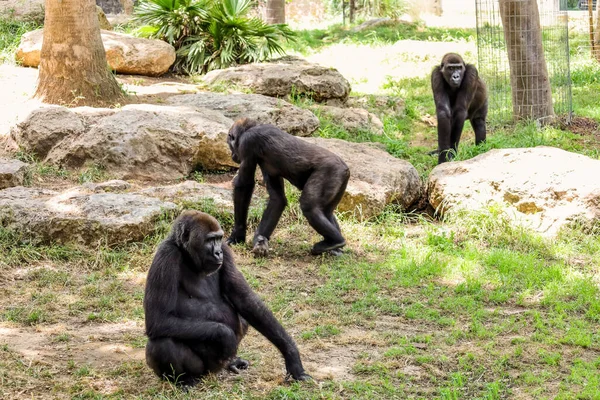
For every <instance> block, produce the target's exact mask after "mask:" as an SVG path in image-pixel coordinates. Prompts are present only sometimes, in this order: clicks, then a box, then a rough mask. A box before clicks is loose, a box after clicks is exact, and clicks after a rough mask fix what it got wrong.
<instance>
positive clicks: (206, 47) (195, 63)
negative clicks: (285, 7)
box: [136, 0, 295, 74]
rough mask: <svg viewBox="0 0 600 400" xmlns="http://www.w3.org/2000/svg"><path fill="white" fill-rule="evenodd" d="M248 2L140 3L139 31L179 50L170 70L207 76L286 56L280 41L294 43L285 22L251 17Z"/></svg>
mask: <svg viewBox="0 0 600 400" xmlns="http://www.w3.org/2000/svg"><path fill="white" fill-rule="evenodd" d="M252 5H253V1H252V0H223V1H218V0H143V1H142V2H140V5H139V6H138V8H137V10H136V19H137V21H139V22H141V23H142V24H146V26H143V27H142V28H140V32H141V33H142V34H144V35H146V36H149V37H155V38H160V39H162V40H165V41H166V42H168V43H170V44H171V45H173V46H174V47H175V49H176V51H177V60H176V61H175V65H174V69H175V70H176V71H179V72H186V73H188V74H192V73H206V72H207V71H210V70H213V69H218V68H226V67H228V66H231V65H236V64H245V63H250V62H257V61H263V60H266V59H268V58H269V57H271V56H272V55H273V54H275V53H277V54H284V53H285V52H284V49H283V47H282V46H281V40H282V39H285V40H294V38H295V32H293V31H292V30H291V29H290V28H288V26H287V25H285V24H276V25H268V24H265V23H264V22H263V21H261V20H260V19H258V18H251V17H249V15H248V14H249V11H250V10H251V8H252Z"/></svg>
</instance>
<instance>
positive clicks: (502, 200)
mask: <svg viewBox="0 0 600 400" xmlns="http://www.w3.org/2000/svg"><path fill="white" fill-rule="evenodd" d="M596 170H598V173H595V172H594V171H596ZM428 193H429V202H430V204H431V205H432V206H433V207H434V208H435V209H437V211H438V212H439V213H440V214H446V213H452V212H454V211H457V210H461V209H468V210H478V209H483V208H486V207H487V206H489V205H491V204H494V203H499V204H502V205H503V206H504V207H506V215H507V217H508V218H510V219H511V220H513V221H514V222H515V223H516V224H519V225H522V226H527V227H529V228H532V229H534V230H536V231H538V232H541V233H543V234H546V235H554V234H555V233H556V232H557V231H558V230H559V229H560V228H561V227H562V226H564V225H565V224H568V223H569V222H570V221H573V220H574V219H583V220H585V221H595V220H597V219H598V217H599V216H600V161H599V160H594V159H591V158H588V157H586V156H583V155H580V154H575V153H570V152H567V151H564V150H561V149H557V148H553V147H543V146H540V147H535V148H522V149H495V150H490V151H488V152H487V153H485V154H481V155H479V156H477V157H474V158H472V159H470V160H466V161H458V162H449V163H444V164H441V165H439V166H437V167H435V168H434V169H433V170H432V171H431V174H430V175H429V181H428Z"/></svg>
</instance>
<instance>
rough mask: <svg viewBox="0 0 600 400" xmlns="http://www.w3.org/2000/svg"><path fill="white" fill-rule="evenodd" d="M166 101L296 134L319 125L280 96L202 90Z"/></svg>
mask: <svg viewBox="0 0 600 400" xmlns="http://www.w3.org/2000/svg"><path fill="white" fill-rule="evenodd" d="M167 102H168V103H170V104H174V105H185V106H188V107H195V108H200V109H210V110H215V111H218V112H220V113H222V114H223V115H225V116H226V117H227V118H231V119H232V120H236V119H237V118H240V117H246V118H251V119H254V120H257V121H258V122H261V123H264V124H273V125H276V126H278V127H279V128H281V129H283V130H284V131H286V132H287V133H290V134H292V135H296V136H309V135H310V134H312V133H313V132H314V131H316V130H317V129H318V128H319V119H318V118H317V117H316V116H315V115H314V114H313V113H312V112H310V111H309V110H304V109H302V108H298V107H296V106H293V105H291V104H290V103H288V102H286V101H283V100H281V99H273V98H271V97H267V96H262V95H259V94H220V93H211V92H202V93H194V94H185V95H181V96H172V97H169V98H168V99H167Z"/></svg>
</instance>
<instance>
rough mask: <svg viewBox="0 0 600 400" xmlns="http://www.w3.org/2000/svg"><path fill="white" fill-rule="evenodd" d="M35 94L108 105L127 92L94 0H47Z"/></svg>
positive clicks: (64, 102) (71, 102) (72, 102)
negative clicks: (109, 57)
mask: <svg viewBox="0 0 600 400" xmlns="http://www.w3.org/2000/svg"><path fill="white" fill-rule="evenodd" d="M39 71H40V72H39V82H38V86H37V90H36V93H35V97H37V98H39V99H41V100H42V101H43V102H45V103H51V104H62V105H67V106H82V105H88V106H107V105H113V104H115V103H117V102H119V101H122V100H123V98H124V96H123V93H122V92H121V88H120V87H119V84H118V83H117V81H116V79H115V77H114V76H113V74H112V73H111V71H110V70H109V68H108V64H107V63H106V53H105V52H104V45H103V44H102V38H101V37H100V25H99V23H98V18H97V16H96V2H95V1H94V0H46V19H45V23H44V41H43V44H42V52H41V58H40V67H39Z"/></svg>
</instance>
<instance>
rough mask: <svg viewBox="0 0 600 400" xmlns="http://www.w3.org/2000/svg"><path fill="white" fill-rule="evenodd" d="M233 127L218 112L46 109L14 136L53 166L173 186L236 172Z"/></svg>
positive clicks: (149, 108)
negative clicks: (216, 172) (230, 138)
mask: <svg viewBox="0 0 600 400" xmlns="http://www.w3.org/2000/svg"><path fill="white" fill-rule="evenodd" d="M57 109H58V110H57ZM232 123H233V122H232V121H231V120H230V119H228V118H226V117H224V116H223V115H222V114H220V113H218V112H216V111H212V110H208V109H202V110H199V111H196V110H194V109H191V108H189V107H169V106H157V105H147V104H131V105H127V106H125V107H123V108H121V109H107V108H104V109H102V108H96V109H94V108H89V107H80V108H72V109H67V108H64V107H43V108H40V109H38V110H36V111H34V112H33V113H32V114H30V116H29V117H28V118H27V119H26V120H25V121H24V122H22V123H20V124H18V125H17V128H15V129H13V131H12V135H13V137H14V138H15V141H16V142H17V143H18V144H19V145H20V146H22V147H23V148H24V149H25V150H26V151H31V152H33V153H34V154H36V155H37V156H38V157H40V158H41V159H42V160H43V161H44V162H48V163H51V164H56V165H62V166H64V167H67V168H81V167H83V166H84V165H85V164H86V163H96V164H100V165H102V166H103V167H104V168H105V170H106V171H107V172H108V173H109V174H110V175H111V176H114V177H116V178H120V179H144V180H171V179H179V178H181V177H183V176H187V175H188V174H189V173H190V172H192V171H193V170H194V168H196V167H203V168H205V169H219V168H221V169H222V168H224V167H232V166H236V164H235V163H233V161H232V160H231V154H230V152H229V149H228V148H227V143H226V139H225V138H226V135H227V132H228V130H229V127H230V126H231V124H232ZM61 125H62V126H63V127H64V129H61V128H60V126H61ZM49 128H51V129H49ZM61 133H62V134H61Z"/></svg>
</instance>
